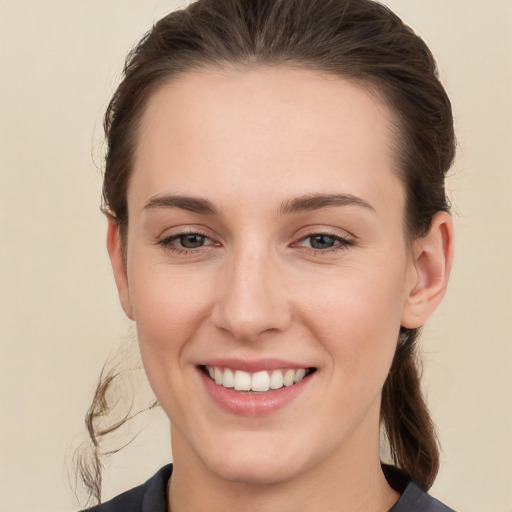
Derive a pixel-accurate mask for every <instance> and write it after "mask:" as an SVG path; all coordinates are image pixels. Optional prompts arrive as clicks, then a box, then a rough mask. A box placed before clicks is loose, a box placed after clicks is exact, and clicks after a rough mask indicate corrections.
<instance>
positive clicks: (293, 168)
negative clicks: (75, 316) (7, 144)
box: [107, 67, 453, 512]
mask: <svg viewBox="0 0 512 512" xmlns="http://www.w3.org/2000/svg"><path fill="white" fill-rule="evenodd" d="M392 120H393V117H392V113H391V112H390V110H389V109H388V107H387V106H386V105H385V104H384V103H383V102H382V101H380V100H379V98H378V97H377V96H376V95H375V94H370V93H369V92H368V91H367V90H365V89H364V88H363V87H361V86H360V85H357V84H354V83H351V82H349V81H346V80H342V79H340V78H336V77H332V76H326V75H320V74H318V73H315V72H312V71H307V70H298V69H288V68H283V67H281V68H258V69H250V70H247V69H245V70H230V71H227V70H201V71H196V72H193V73H189V74H187V75H184V76H181V77H178V78H177V79H174V80H173V81H172V82H170V83H168V84H167V85H165V86H164V87H162V88H161V89H160V90H158V91H157V92H156V93H155V94H154V95H153V97H152V98H151V99H150V101H149V104H148V106H147V109H146V110H145V112H144V115H143V117H142V122H141V125H140V131H139V136H138V145H137V149H136V153H135V159H134V166H133V171H132V176H131V180H130V184H129V189H128V210H129V226H128V238H127V245H126V247H125V253H124V257H123V251H122V249H121V244H120V241H119V236H118V229H117V224H116V222H115V219H114V218H113V217H111V218H109V228H108V237H107V242H108V249H109V253H110V257H111V260H112V265H113V269H114V275H115V278H116V283H117V286H118V290H119V295H120V299H121V303H122V305H123V308H124V310H125V312H126V314H127V315H128V316H129V317H130V318H131V319H133V320H135V322H136V325H137V332H138V338H139V343H140V349H141V354H142V359H143V363H144V366H145V369H146V372H147V375H148V378H149V380H150V383H151V385H152V387H153V389H154V392H155V394H156V396H157V398H158V400H159V402H160V404H161V405H162V407H163V408H164V410H165V411H166V413H167V415H168V416H169V418H170V420H171V425H172V426H171V438H172V447H173V458H174V464H175V469H174V473H173V477H172V480H171V485H170V491H171V494H170V505H171V508H172V510H173V512H181V511H185V510H206V509H207V510H209V511H216V510H222V511H225V510H226V509H227V508H226V507H230V508H232V507H235V506H236V508H237V509H239V510H244V511H252V510H258V511H265V512H266V511H268V512H270V511H274V510H276V511H277V510H280V511H283V510H284V511H288V510H290V511H292V510H298V509H306V510H307V509H311V510H317V511H320V512H321V511H331V510H337V511H344V510H347V511H348V510H351V511H358V510H361V511H362V510H365V511H386V510H389V508H390V507H391V506H392V505H393V503H394V502H396V500H397V499H398V494H397V493H396V492H395V491H394V490H392V489H391V488H390V487H389V486H388V484H387V482H386V480H385V478H384V476H383V474H382V472H381V469H380V460H379V411H380V398H381V390H382V386H383V384H384V381H385V379H386V376H387V373H388V371H389V368H390V365H391V361H392V358H393V354H394V351H395V346H396V340H397V336H398V331H399V328H400V325H403V326H406V327H411V328H412V327H417V326H420V325H422V324H423V323H424V322H425V320H426V319H427V318H428V316H429V315H430V314H431V313H432V311H433V310H434V309H435V307H436V306H437V304H438V303H439V301H440V300H441V298H442V296H443V293H444V289H445V286H446V282H447V278H448V274H449V268H450V262H451V257H452V238H453V237H452V225H451V220H450V217H449V216H448V215H447V214H445V213H439V214H437V215H436V217H435V218H434V221H433V223H432V229H431V231H430V233H429V235H427V236H426V237H425V238H423V239H421V240H417V241H414V242H413V243H412V244H410V243H408V241H407V240H406V238H405V236H404V202H405V196H404V188H403V185H402V183H401V182H400V180H399V178H398V177H397V173H396V167H395V157H394V153H393V137H394V135H393V129H392ZM322 194H338V195H344V196H350V197H351V198H354V197H355V198H358V200H359V201H356V202H354V201H345V203H347V204H336V205H331V206H325V205H324V206H323V207H316V208H313V209H311V208H309V209H306V210H304V211H291V212H290V211H288V212H284V213H283V211H282V210H283V209H284V210H286V208H284V206H286V205H290V204H291V202H293V201H294V200H296V199H297V198H302V199H304V197H310V196H311V195H322ZM166 195H173V196H176V195H179V196H185V197H194V198H200V199H201V200H206V201H208V202H209V203H211V205H213V206H214V208H215V209H216V213H204V212H201V211H190V210H189V209H186V208H183V207H177V206H171V205H170V201H167V203H166V204H162V201H160V202H159V201H158V199H161V198H162V197H163V196H166ZM155 199H157V200H155ZM363 202H364V204H362V203H363ZM181 206H183V203H182V205H181ZM317 206H318V205H317ZM183 231H185V232H194V233H199V234H201V235H202V236H205V237H206V238H205V239H204V243H205V245H203V246H199V247H197V248H195V249H192V250H188V251H186V252H183V250H184V249H183V247H182V245H180V240H181V241H182V240H183V239H179V238H177V239H174V240H173V239H172V236H173V235H177V234H180V233H182V232H183ZM314 234H327V235H329V236H330V237H331V238H329V239H327V242H329V243H331V244H332V247H328V248H322V249H316V250H315V249H314V248H313V247H312V243H314V242H315V241H318V239H313V238H311V236H312V235H314ZM325 240H326V239H324V241H325ZM344 240H348V241H349V243H346V242H344ZM163 241H165V243H163ZM329 243H328V244H327V245H329ZM219 357H236V358H239V359H244V360H255V359H260V358H268V357H270V358H280V359H285V360H289V361H294V362H297V363H300V364H301V365H304V366H305V367H315V368H316V369H317V371H316V372H315V373H314V375H312V376H311V377H310V378H309V381H308V383H307V385H306V386H305V387H304V390H303V392H302V393H301V394H300V395H299V396H297V397H296V398H295V399H294V400H293V401H292V402H291V403H289V404H287V405H286V406H284V407H282V408H280V409H278V410H277V411H275V412H273V413H272V414H268V415H263V416H261V415H260V416H252V417H251V416H239V415H235V414H232V413H230V412H227V411H225V410H222V409H221V408H219V406H218V405H217V404H215V403H214V402H213V401H212V399H211V397H210V396H209V395H208V393H206V391H205V387H204V383H203V382H202V379H201V376H200V373H199V371H198V368H197V365H198V364H200V362H201V361H204V360H206V359H209V358H219Z"/></svg>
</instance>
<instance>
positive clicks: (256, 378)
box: [203, 366, 314, 393]
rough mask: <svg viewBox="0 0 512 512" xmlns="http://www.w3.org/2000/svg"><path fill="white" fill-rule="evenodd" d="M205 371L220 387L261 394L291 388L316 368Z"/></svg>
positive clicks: (208, 368)
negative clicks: (251, 371) (252, 371)
mask: <svg viewBox="0 0 512 512" xmlns="http://www.w3.org/2000/svg"><path fill="white" fill-rule="evenodd" d="M203 368H204V371H205V373H206V374H207V375H209V377H210V379H211V380H213V381H215V384H217V385H218V386H223V387H224V388H227V389H234V390H235V391H246V392H250V391H253V392H259V393H265V392H267V391H276V390H278V389H281V388H283V387H291V386H293V385H294V384H297V383H298V382H300V381H302V379H304V377H306V376H307V375H309V374H310V373H312V372H313V371H314V368H299V369H293V368H288V369H287V368H283V369H276V370H270V371H267V370H262V371H257V372H254V373H249V372H246V371H243V370H235V369H232V368H222V367H219V366H204V367H203Z"/></svg>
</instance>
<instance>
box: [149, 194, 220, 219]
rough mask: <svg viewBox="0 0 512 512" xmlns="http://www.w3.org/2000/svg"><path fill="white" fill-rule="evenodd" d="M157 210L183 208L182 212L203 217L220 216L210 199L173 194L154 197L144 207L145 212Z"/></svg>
mask: <svg viewBox="0 0 512 512" xmlns="http://www.w3.org/2000/svg"><path fill="white" fill-rule="evenodd" d="M155 208H181V209H182V210H188V211H189V212H194V213H200V214H202V215H218V214H219V210H218V209H217V208H216V207H215V206H214V204H213V203H212V202H211V201H208V199H203V198H200V197H191V196H178V195H173V194H167V195H159V196H155V197H152V198H151V199H150V200H149V201H148V202H147V203H146V204H145V205H144V208H143V210H151V209H155Z"/></svg>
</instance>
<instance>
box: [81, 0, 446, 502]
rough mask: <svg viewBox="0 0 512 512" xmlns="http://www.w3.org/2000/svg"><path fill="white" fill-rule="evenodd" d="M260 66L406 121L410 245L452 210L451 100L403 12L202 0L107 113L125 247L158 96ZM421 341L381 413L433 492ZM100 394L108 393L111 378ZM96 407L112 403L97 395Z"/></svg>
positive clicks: (403, 163)
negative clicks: (369, 101)
mask: <svg viewBox="0 0 512 512" xmlns="http://www.w3.org/2000/svg"><path fill="white" fill-rule="evenodd" d="M260 65H265V66H276V65H277V66H279V65H287V66H295V67H300V68H308V69H315V70H320V71H323V72H327V73H332V74H334V75H338V76H341V77H344V78H347V79H350V80H355V81H357V82H360V83H361V84H362V85H363V86H366V87H368V88H370V89H372V90H374V91H377V92H378V93H379V94H380V96H381V97H383V98H384V99H385V101H386V102H387V103H388V105H389V106H390V107H391V110H392V111H393V112H394V114H395V117H396V119H395V121H396V150H397V151H396V152H397V155H398V169H397V172H398V173H399V175H400V177H401V179H402V180H403V183H404V187H405V190H406V196H407V200H406V232H407V235H408V238H409V240H412V239H414V238H418V237H421V236H424V235H425V234H426V233H427V232H428V230H429V227H430V224H431V221H432V218H433V216H434V214H435V213H436V212H438V211H448V209H449V207H448V202H447V199H446V195H445V189H444V178H445V175H446V172H447V171H448V169H449V168H450V166H451V164H452V161H453V158H454V153H455V136H454V132H453V119H452V112H451V106H450V101H449V99H448V97H447V95H446V92H445V90H444V89H443V87H442V85H441V84H440V82H439V80H438V75H437V69H436V64H435V61H434V58H433V56H432V54H431V52H430V51H429V49H428V47H427V46H426V45H425V43H424V42H423V40H422V39H421V38H420V37H418V36H417V35H416V34H415V33H414V32H413V31H412V30H411V29H410V28H409V27H408V26H406V25H404V24H403V22H402V21H401V20H400V19H399V18H398V17H397V16H396V15H395V14H394V13H393V12H392V11H390V10H389V9H388V8H387V7H385V6H383V5H381V4H379V3H377V2H374V1H372V0H198V1H197V2H195V3H193V4H191V5H190V6H188V7H187V8H186V9H183V10H179V11H176V12H173V13H171V14H169V15H168V16H166V17H164V18H163V19H161V20H160V21H158V23H156V25H155V26H154V27H153V29H152V30H151V31H150V32H148V34H146V36H145V37H144V38H143V39H142V41H141V42H140V43H139V44H138V45H137V47H136V48H135V49H134V50H132V52H131V53H130V54H129V55H128V58H127V61H126V64H125V68H124V78H123V80H122V82H121V84H120V85H119V87H118V89H117V91H116V92H115V94H114V96H113V98H112V100H111V102H110V104H109V107H108V110H107V112H106V115H105V121H104V128H105V133H106V137H107V154H106V167H105V178H104V185H103V201H104V208H105V209H106V211H107V212H109V213H110V214H111V215H113V216H115V218H116V219H117V222H118V224H119V228H120V233H121V236H122V240H123V241H124V242H125V241H126V227H127V224H128V212H127V189H128V184H129V179H130V171H131V167H132V165H131V163H132V157H133V153H134V148H135V146H136V140H137V128H138V123H139V120H140V118H141V114H142V112H143V111H144V108H145V106H146V104H147V102H148V100H149V98H150V97H151V95H152V94H153V93H154V92H155V90H156V89H158V88H159V87H161V86H162V84H164V83H166V82H168V81H169V80H172V78H173V77H176V76H177V75H179V74H181V73H185V72H187V71H190V70H194V69H198V68H201V67H205V66H206V67H214V68H215V67H217V68H219V67H226V66H231V67H232V66H237V67H242V68H243V67H253V66H260ZM418 334H419V331H418V330H411V329H406V328H402V329H401V331H400V336H399V340H398V344H397V351H396V355H395V358H394V361H393V364H392V367H391V370H390V373H389V377H388V379H387V380H386V383H385V385H384V389H383V394H382V407H381V418H382V422H383V427H384V430H385V432H386V434H387V437H388V440H389V445H390V450H391V455H392V457H393V460H394V463H395V464H396V466H397V467H398V468H400V469H401V470H402V471H403V472H405V473H407V474H408V475H409V477H410V478H411V479H412V480H414V481H415V482H416V483H417V484H419V485H420V486H421V487H422V488H423V489H428V488H429V487H430V486H431V485H432V483H433V481H434V478H435V476H436V474H437V471H438V466H439V453H438V445H437V440H436V436H435V431H434V426H433V423H432V421H431V419H430V416H429V413H428V410H427V407H426V405H425V402H424V399H423V397H422V393H421V390H420V378H419V372H418V367H417V358H416V339H417V337H418ZM98 390H99V393H104V388H102V387H101V383H100V385H99V387H98ZM102 390H103V391H102ZM100 398H101V397H100ZM95 403H103V402H102V401H101V399H99V397H98V395H97V396H96V398H95ZM91 414H92V415H94V414H95V413H94V411H90V413H89V416H88V418H89V419H88V422H89V427H90V428H89V430H90V432H91V435H92V436H93V438H94V439H95V437H94V424H93V422H91ZM91 488H94V486H91ZM95 494H96V495H97V497H98V498H99V490H98V489H96V492H95Z"/></svg>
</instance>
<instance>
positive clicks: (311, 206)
mask: <svg viewBox="0 0 512 512" xmlns="http://www.w3.org/2000/svg"><path fill="white" fill-rule="evenodd" d="M348 205H356V206H361V207H363V208H366V209H367V210H370V211H372V212H374V213H376V212H375V208H374V207H373V206H372V205H371V204H370V203H368V202H367V201H365V200H364V199H362V198H361V197H357V196H353V195H351V194H306V195H304V196H300V197H297V198H295V199H292V200H290V201H285V202H284V203H283V204H282V205H281V208H280V213H281V214H290V213H302V212H308V211H312V210H320V209H321V208H330V207H332V206H348Z"/></svg>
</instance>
